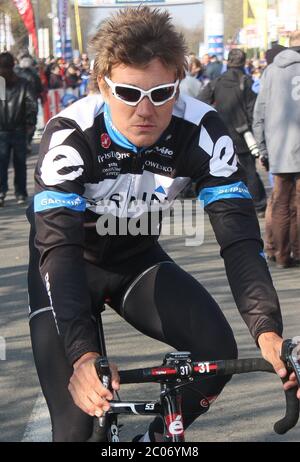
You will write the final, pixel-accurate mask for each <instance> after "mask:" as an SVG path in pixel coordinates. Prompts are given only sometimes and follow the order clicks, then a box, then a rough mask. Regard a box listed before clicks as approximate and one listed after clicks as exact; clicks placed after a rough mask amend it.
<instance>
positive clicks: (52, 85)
mask: <svg viewBox="0 0 300 462" xmlns="http://www.w3.org/2000/svg"><path fill="white" fill-rule="evenodd" d="M63 87H64V81H63V78H62V76H61V69H60V67H59V65H58V64H53V65H52V67H51V73H50V79H49V90H56V89H58V88H63Z"/></svg>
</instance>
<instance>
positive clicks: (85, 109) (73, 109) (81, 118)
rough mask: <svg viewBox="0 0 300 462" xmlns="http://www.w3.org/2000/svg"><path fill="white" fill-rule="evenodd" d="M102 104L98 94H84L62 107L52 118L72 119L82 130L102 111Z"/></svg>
mask: <svg viewBox="0 0 300 462" xmlns="http://www.w3.org/2000/svg"><path fill="white" fill-rule="evenodd" d="M103 106H104V101H103V98H102V96H101V95H100V94H96V95H89V96H85V97H84V98H81V99H80V100H79V101H76V102H75V103H73V104H71V106H69V107H67V108H66V109H63V110H62V111H61V112H59V113H58V114H57V115H56V116H54V117H53V118H52V119H54V118H56V117H66V118H68V119H72V120H74V121H75V122H76V123H77V124H78V125H79V127H80V128H81V129H82V130H83V131H84V130H87V129H88V128H89V127H92V126H93V124H94V120H95V118H96V117H97V115H99V114H100V113H101V112H102V110H103ZM52 119H51V120H52Z"/></svg>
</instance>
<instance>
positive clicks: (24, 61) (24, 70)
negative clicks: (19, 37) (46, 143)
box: [15, 55, 44, 153]
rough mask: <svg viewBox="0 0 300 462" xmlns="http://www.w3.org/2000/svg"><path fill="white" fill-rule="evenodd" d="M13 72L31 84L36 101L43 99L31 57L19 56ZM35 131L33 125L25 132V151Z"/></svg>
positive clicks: (40, 85)
mask: <svg viewBox="0 0 300 462" xmlns="http://www.w3.org/2000/svg"><path fill="white" fill-rule="evenodd" d="M15 73H16V74H17V75H18V76H19V77H21V78H23V79H25V80H27V82H28V83H29V85H30V86H31V90H32V93H33V95H34V96H35V98H36V103H38V99H40V100H41V101H42V100H43V90H44V88H43V85H42V82H41V79H40V76H39V75H38V71H37V70H35V68H34V61H33V58H32V57H31V56H29V55H25V56H21V58H20V61H19V65H18V66H16V67H15ZM34 132H35V125H34V126H33V127H32V128H31V132H27V151H28V153H30V152H31V142H32V138H33V135H34Z"/></svg>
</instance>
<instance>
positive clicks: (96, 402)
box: [88, 390, 110, 411]
mask: <svg viewBox="0 0 300 462" xmlns="http://www.w3.org/2000/svg"><path fill="white" fill-rule="evenodd" d="M88 399H89V400H90V402H91V403H92V404H93V406H94V408H95V409H97V410H99V411H101V410H102V409H104V408H105V409H104V410H105V411H108V410H109V409H110V404H109V402H108V401H107V400H106V399H105V398H104V397H103V396H101V395H98V393H96V392H95V391H94V390H92V391H91V392H90V393H89V395H88Z"/></svg>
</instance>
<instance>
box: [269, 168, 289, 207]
mask: <svg viewBox="0 0 300 462" xmlns="http://www.w3.org/2000/svg"><path fill="white" fill-rule="evenodd" d="M273 179H274V188H273V206H275V205H276V204H277V203H283V204H287V205H289V202H290V196H291V194H292V190H293V186H294V178H293V175H290V174H289V173H287V174H275V175H274V176H273Z"/></svg>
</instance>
